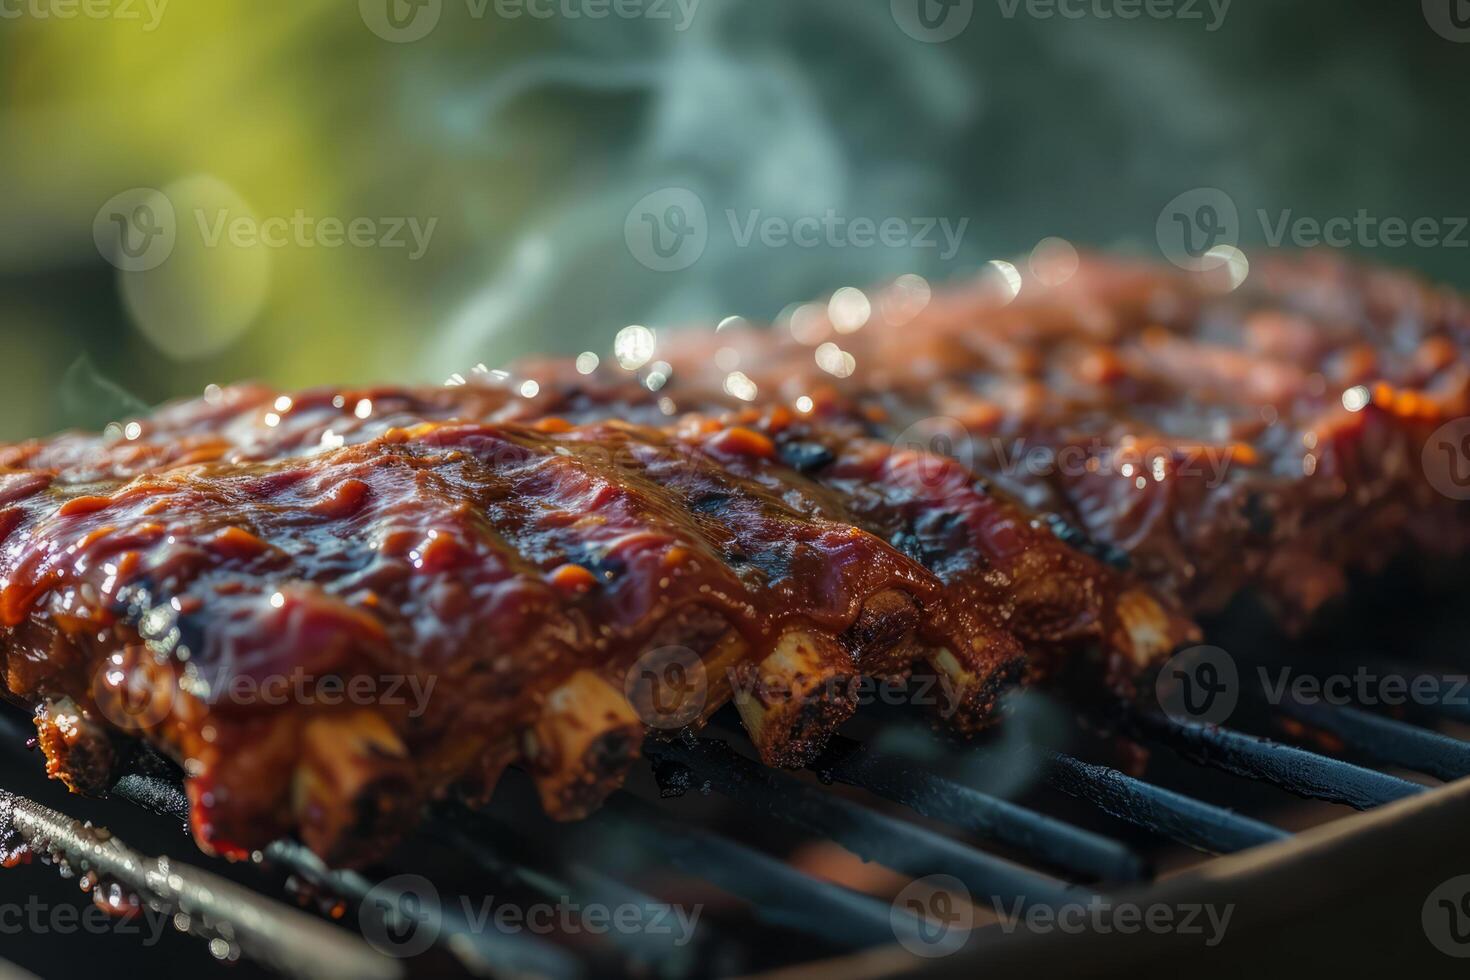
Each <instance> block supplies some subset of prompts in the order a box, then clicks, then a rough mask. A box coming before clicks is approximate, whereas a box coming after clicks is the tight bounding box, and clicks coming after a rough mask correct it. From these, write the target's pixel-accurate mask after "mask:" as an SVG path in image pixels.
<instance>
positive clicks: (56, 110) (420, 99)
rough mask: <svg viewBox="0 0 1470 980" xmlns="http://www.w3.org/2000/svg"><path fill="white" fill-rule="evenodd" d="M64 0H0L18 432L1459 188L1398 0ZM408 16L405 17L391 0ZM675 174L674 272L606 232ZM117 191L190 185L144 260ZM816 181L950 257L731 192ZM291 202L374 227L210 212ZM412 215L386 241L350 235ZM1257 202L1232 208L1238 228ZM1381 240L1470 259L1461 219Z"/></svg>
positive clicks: (3, 193)
mask: <svg viewBox="0 0 1470 980" xmlns="http://www.w3.org/2000/svg"><path fill="white" fill-rule="evenodd" d="M79 2H80V0H0V79H3V98H0V227H3V231H4V233H3V235H0V378H3V384H0V439H18V438H23V437H26V436H32V435H38V434H41V433H45V432H49V431H53V430H55V429H58V428H60V427H63V426H72V425H85V426H98V425H101V424H103V423H105V422H106V421H108V420H110V419H112V418H115V417H118V416H121V415H124V414H128V413H132V412H135V411H137V410H138V409H139V406H140V405H141V404H154V403H157V402H159V401H161V400H164V399H168V398H173V397H179V396H183V395H190V394H194V393H197V392H198V391H200V390H201V389H202V388H203V387H204V385H205V384H207V383H210V382H220V383H224V382H228V381H232V380H239V379H244V378H260V379H265V380H268V381H270V382H273V383H277V384H281V385H287V386H294V385H309V384H316V383H327V382H362V381H369V380H395V381H397V380H404V381H411V380H422V381H430V382H438V381H442V380H443V379H444V378H445V377H446V376H448V375H449V374H450V373H452V372H455V371H467V370H468V369H469V368H470V367H471V366H472V365H474V364H476V363H484V364H488V365H489V366H491V367H495V366H497V365H501V364H504V363H506V362H507V361H509V360H510V359H513V358H514V357H516V356H519V355H522V354H526V353H531V352H541V351H550V352H565V353H574V352H577V351H580V350H594V351H598V352H600V353H603V354H604V356H605V355H606V354H607V352H608V351H609V349H610V345H611V342H612V337H613V335H614V333H615V332H616V331H617V330H618V329H619V328H620V327H622V326H624V325H627V324H629V323H644V324H649V325H651V326H655V327H659V328H663V327H669V326H673V325H675V324H679V323H685V322H705V323H708V322H713V321H717V320H719V319H720V318H722V317H725V316H729V315H732V314H741V315H744V316H747V317H750V318H753V319H770V318H773V317H775V316H776V315H777V314H778V312H779V311H780V310H782V308H783V307H786V306H787V305H788V304H789V303H791V302H792V301H795V300H801V299H805V298H808V297H812V296H816V295H819V294H822V293H825V292H829V291H831V290H833V289H835V288H837V287H839V286H842V285H847V284H857V285H863V284H866V283H870V282H874V281H876V280H879V279H882V278H885V277H889V276H892V275H896V274H899V273H903V272H910V271H916V272H920V273H922V274H924V275H926V276H928V277H930V278H931V279H932V280H934V281H935V282H936V283H938V282H942V281H943V280H946V279H951V278H955V277H964V276H970V275H974V274H976V272H977V270H978V269H979V268H980V267H981V266H982V265H983V263H985V262H986V261H987V260H989V259H992V258H997V257H1007V256H1012V255H1016V254H1022V255H1024V254H1025V253H1026V252H1027V251H1028V250H1030V249H1031V248H1032V246H1033V245H1034V244H1035V243H1036V242H1037V241H1038V240H1039V239H1041V238H1043V237H1045V236H1061V237H1064V238H1067V239H1069V240H1071V241H1073V242H1077V243H1078V244H1079V245H1082V244H1089V245H1095V246H1102V247H1109V248H1118V249H1125V250H1129V251H1132V252H1137V253H1140V254H1150V255H1154V256H1157V255H1158V254H1159V246H1158V244H1157V242H1156V240H1155V233H1154V229H1155V223H1156V221H1157V219H1158V217H1159V214H1160V209H1161V208H1162V207H1163V206H1164V205H1165V203H1166V202H1168V201H1170V200H1171V199H1172V198H1174V197H1175V196H1176V195H1178V194H1180V193H1181V192H1184V191H1187V190H1189V189H1191V188H1195V187H1201V186H1210V187H1218V188H1221V189H1223V190H1225V191H1226V192H1227V193H1228V194H1229V195H1230V196H1231V198H1232V199H1233V200H1234V201H1235V202H1236V203H1237V204H1238V206H1239V208H1240V210H1241V212H1242V213H1243V214H1251V213H1254V212H1255V211H1256V210H1257V209H1266V210H1268V211H1270V212H1272V213H1273V214H1279V213H1281V212H1283V211H1285V210H1286V209H1291V211H1292V212H1293V214H1294V215H1310V216H1315V217H1318V218H1328V217H1334V216H1349V217H1351V216H1353V215H1355V214H1357V213H1358V212H1359V210H1360V209H1367V210H1368V211H1369V212H1372V213H1374V214H1375V215H1378V216H1398V217H1403V218H1405V219H1407V220H1411V221H1412V220H1413V219H1416V218H1420V217H1432V218H1435V219H1447V218H1452V217H1454V216H1461V215H1466V214H1470V199H1467V194H1466V192H1465V185H1466V162H1467V160H1470V155H1467V152H1466V151H1467V147H1470V131H1467V126H1466V125H1465V116H1464V110H1463V107H1464V102H1465V97H1466V93H1467V92H1470V43H1460V42H1459V41H1458V40H1457V39H1455V38H1452V37H1450V36H1447V35H1446V34H1445V33H1444V32H1443V31H1436V30H1435V29H1434V28H1433V27H1432V26H1431V17H1430V16H1429V15H1426V13H1425V10H1424V9H1422V8H1421V4H1420V3H1419V2H1417V0H1404V2H1394V3H1386V2H1383V0H1351V2H1350V0H1298V2H1283V0H1235V2H1234V3H1232V4H1229V5H1228V9H1227V10H1226V12H1225V16H1224V18H1223V20H1222V21H1220V22H1219V23H1217V24H1212V23H1211V22H1212V20H1213V19H1214V16H1215V15H1214V14H1213V13H1212V12H1211V9H1210V8H1209V6H1208V4H1207V3H1205V2H1204V0H1200V2H1199V3H1198V4H1197V5H1195V4H1191V6H1192V7H1194V8H1195V9H1196V10H1197V12H1198V13H1199V15H1200V16H1199V18H1197V19H1194V18H1186V17H1179V16H1176V17H1172V18H1165V19H1157V18H1149V17H1143V18H1140V19H1136V20H1125V19H1122V18H1121V17H1117V16H1114V17H1106V16H1102V15H1100V14H1099V13H1098V11H1099V10H1102V11H1107V10H1108V9H1110V6H1111V7H1116V6H1117V4H1116V2H1115V3H1113V4H1111V5H1110V4H1109V2H1108V0H1087V4H1086V6H1085V8H1084V7H1083V5H1082V4H1081V3H1080V2H1078V5H1077V6H1076V7H1074V8H1073V9H1074V10H1079V9H1085V10H1086V11H1087V13H1086V15H1085V16H1081V17H1077V18H1072V17H1064V16H1060V15H1054V16H1050V17H1046V16H1037V15H1035V13H1034V12H1028V11H1027V7H1026V5H1025V4H1024V3H1022V5H1021V6H1020V7H1019V8H1014V7H1013V6H1012V4H1011V3H1010V2H1009V0H974V2H973V3H972V4H971V6H972V7H973V10H972V13H971V15H970V20H969V22H968V24H967V25H966V26H965V27H964V29H963V30H962V31H961V32H960V33H959V34H958V36H956V37H954V38H953V39H951V40H948V41H946V42H944V43H927V42H926V41H924V40H921V39H917V38H915V37H914V36H911V35H912V32H911V31H910V32H906V31H905V30H904V29H902V26H901V22H902V21H903V16H902V14H901V12H896V11H898V10H899V8H900V7H902V5H903V3H904V2H908V3H909V4H910V6H911V7H912V5H913V3H914V0H893V2H890V0H682V3H680V2H679V0H646V2H644V3H638V2H636V0H628V5H627V6H624V7H622V8H620V9H622V10H624V11H632V12H633V13H634V14H635V16H617V15H616V12H615V11H614V13H613V15H612V16H606V17H598V16H595V12H596V11H598V10H603V11H607V10H608V5H607V4H608V0H602V4H601V5H599V2H598V0H540V4H539V6H538V7H537V13H539V14H549V16H538V15H533V14H532V13H531V12H530V11H528V10H526V9H525V8H523V7H520V6H519V5H518V4H519V2H520V0H516V2H514V3H507V2H505V0H501V2H499V3H497V2H496V0H483V2H481V0H413V2H419V3H426V6H423V7H416V6H414V5H413V2H410V0H391V2H392V3H393V4H394V7H393V8H392V10H391V11H389V9H388V7H387V4H388V3H389V0H361V2H360V3H359V2H357V0H292V2H289V3H288V2H276V0H208V2H200V0H194V2H185V0H172V2H167V3H164V2H163V0H153V2H152V4H151V5H150V4H149V3H148V2H147V0H88V2H89V3H94V4H98V5H99V6H97V7H94V8H92V9H93V10H94V11H95V10H108V11H110V13H108V14H107V15H106V16H92V15H88V14H86V13H84V12H78V10H77V9H76V7H74V6H71V4H75V3H79ZM534 2H535V0H533V3H534ZM923 2H926V3H927V2H930V0H923ZM935 2H937V0H935ZM1074 2H1076V0H1074ZM1096 2H1100V3H1101V6H1095V3H1096ZM1181 2H1183V0H1181ZM1432 2H1433V0H1431V5H1432ZM1458 2H1460V0H1445V3H1446V4H1448V3H1458ZM487 4H488V5H487ZM1217 7H1218V0H1217ZM935 9H936V10H941V11H942V10H943V9H944V8H942V7H941V8H935ZM1043 9H1044V8H1043ZM65 11H70V12H71V15H70V16H66V15H65V14H64V12H65ZM517 11H519V13H517ZM1008 11H1014V12H1013V13H1008ZM390 12H392V13H395V14H396V15H397V17H398V20H397V21H396V22H395V21H391V20H385V19H384V18H385V17H386V16H387V14H388V13H390ZM421 15H423V16H431V17H432V20H433V24H432V27H431V29H428V30H427V31H426V33H424V36H422V37H418V38H416V39H412V40H409V39H407V38H406V36H405V33H404V30H400V29H399V28H395V27H394V26H393V25H394V23H398V24H400V25H401V24H405V23H409V24H410V27H409V28H407V29H406V31H407V33H410V34H416V33H417V32H418V29H419V28H420V27H422V26H423V24H424V22H423V21H419V20H412V18H417V17H419V16H421ZM385 25H386V27H385ZM374 27H376V28H377V30H376V31H375V30H374ZM1211 27H1214V28H1216V29H1211ZM395 31H397V36H396V37H388V38H385V37H384V36H381V35H383V34H388V35H393V34H394V32H395ZM668 187H680V188H687V189H690V190H692V191H694V192H695V194H697V196H698V198H699V200H701V201H702V202H703V203H704V204H705V206H706V207H707V209H708V228H707V229H706V230H707V232H708V244H707V246H706V247H705V249H704V252H703V254H702V255H701V256H700V258H699V260H698V261H697V262H694V263H693V264H692V265H690V266H688V267H687V268H683V269H679V270H677V271H665V272H660V271H655V270H653V269H650V268H648V267H646V265H644V264H643V263H640V261H638V258H637V256H636V255H635V250H634V249H630V247H629V245H628V243H627V239H626V237H625V231H626V226H627V222H628V219H629V214H630V209H631V208H633V207H634V205H635V203H636V202H638V201H639V200H640V199H641V198H643V197H644V196H645V195H648V194H650V193H652V192H656V191H659V190H660V189H662V188H668ZM133 188H153V189H157V190H161V191H162V192H163V195H164V196H165V198H166V199H167V200H168V201H169V202H170V203H171V204H172V206H173V208H174V211H175V216H176V225H177V230H176V240H175V241H174V243H173V247H172V251H171V252H169V254H168V256H167V258H166V259H165V260H164V261H162V262H161V264H158V265H157V266H156V267H154V268H151V269H147V270H146V271H125V270H122V269H119V268H116V267H115V265H114V264H113V262H110V261H109V257H108V256H107V255H105V254H104V252H105V251H106V249H105V248H102V247H99V244H98V241H99V240H105V235H100V238H99V235H94V225H98V227H100V228H101V229H103V231H105V230H106V229H107V228H108V227H109V223H108V222H109V219H108V217H107V214H106V211H107V209H106V207H105V205H106V204H107V203H108V202H109V201H112V200H114V199H115V197H116V195H119V194H121V193H123V192H127V191H129V190H130V189H133ZM124 201H125V203H127V207H134V206H135V205H136V203H137V201H136V200H130V199H127V198H126V197H125V198H124ZM829 209H830V210H832V211H834V212H835V213H837V214H838V215H841V216H843V217H845V218H847V219H852V218H857V217H865V218H871V219H874V220H875V221H881V220H883V219H885V218H895V217H896V218H901V219H905V220H907V221H916V220H918V219H922V218H935V219H947V220H948V221H950V222H951V224H952V225H957V224H958V223H959V222H960V221H964V220H968V225H967V226H966V229H965V235H964V237H963V240H962V243H961V245H960V248H959V249H958V251H957V252H956V253H955V254H954V255H952V256H944V255H941V254H940V252H941V251H942V250H937V249H934V248H924V247H915V246H913V245H907V246H904V247H875V248H855V247H851V245H848V246H847V247H843V243H841V242H827V243H826V244H824V245H822V246H820V247H814V248H802V247H794V246H791V245H787V246H784V247H767V246H764V245H762V244H760V243H759V242H756V243H754V244H749V245H742V244H741V243H740V242H739V241H738V240H737V236H735V235H734V234H732V231H731V229H730V228H729V226H728V223H727V217H726V212H727V211H729V210H734V211H735V212H737V214H738V215H739V216H740V220H741V221H742V222H744V221H746V220H748V218H749V216H751V215H753V214H755V213H757V212H759V214H760V215H761V216H779V217H784V218H785V219H787V220H791V219H794V218H797V217H801V216H804V215H822V214H824V213H826V212H827V211H828V210H829ZM119 213H123V212H119ZM131 213H134V214H135V215H136V211H134V212H131ZM298 213H299V214H300V215H302V217H303V218H304V219H309V220H311V221H313V222H317V223H319V222H321V221H322V220H323V219H331V220H334V221H336V222H339V223H340V224H341V225H342V226H343V227H344V228H345V227H347V226H348V225H349V223H351V222H354V221H358V222H359V224H358V227H359V230H360V232H361V234H360V235H359V237H360V238H361V239H362V242H361V243H359V244H350V243H344V244H340V245H337V246H335V247H328V246H327V245H326V244H324V243H323V242H322V241H321V240H319V239H318V240H313V239H312V238H311V237H310V235H309V234H308V236H307V237H305V238H302V237H299V236H296V235H295V234H294V233H288V234H287V236H286V239H285V240H284V241H283V242H282V243H276V244H260V243H256V244H251V243H250V242H249V241H248V240H240V239H237V240H234V241H232V240H231V237H230V235H229V234H228V233H226V234H224V235H223V237H222V238H221V239H220V240H219V241H217V242H213V243H211V241H210V228H211V227H213V226H214V224H215V223H216V221H217V219H218V217H219V216H220V215H227V216H228V217H229V218H230V220H235V219H242V220H243V221H244V223H245V226H246V227H261V226H260V222H262V221H264V220H265V219H267V218H271V217H277V218H286V219H290V218H292V216H294V215H297V214H298ZM198 216H203V218H204V221H203V222H202V223H203V225H204V226H205V227H201V221H200V220H199V219H198ZM99 221H100V225H99V224H98V223H99ZM415 222H416V223H417V227H418V228H419V230H420V233H423V232H425V231H426V230H427V231H429V234H428V235H427V238H426V239H424V241H423V242H422V244H423V246H424V247H423V248H422V249H421V251H422V254H421V255H420V254H417V253H418V251H420V249H419V248H417V247H416V245H415V241H414V238H413V235H412V234H411V233H410V231H409V228H410V227H411V226H412V225H411V223H415ZM395 226H402V227H401V230H400V231H399V232H398V233H397V235H396V238H397V240H399V241H403V242H404V243H405V244H404V246H403V247H385V246H384V245H383V244H381V243H379V244H368V243H367V241H368V239H372V240H373V241H375V242H377V241H379V240H380V239H381V238H382V237H383V236H384V235H388V236H389V237H394V236H393V235H392V232H393V229H394V227H395ZM316 227H320V225H319V224H318V225H317V226H316ZM1260 237H1261V235H1260V228H1259V225H1258V224H1255V223H1253V222H1252V221H1251V220H1247V221H1245V222H1244V230H1243V232H1242V247H1244V248H1245V250H1246V252H1247V253H1248V254H1250V253H1251V252H1252V246H1255V247H1257V248H1259V247H1262V246H1261V243H1260V242H1259V241H1258V239H1260ZM1360 244H1361V243H1360ZM1363 251H1366V252H1369V253H1372V254H1374V255H1375V257H1376V258H1378V259H1380V260H1382V261H1386V262H1391V263H1393V264H1397V265H1403V266H1408V267H1412V268H1416V269H1419V270H1421V271H1423V272H1424V273H1426V274H1428V275H1430V276H1432V277H1434V278H1436V279H1440V280H1445V281H1449V282H1453V283H1456V284H1459V285H1470V264H1467V263H1470V250H1467V249H1465V248H1463V247H1452V246H1449V245H1437V246H1431V247H1414V246H1409V247H1402V248H1383V247H1379V248H1377V249H1373V248H1366V249H1363ZM111 257H112V258H113V259H116V258H117V256H116V255H113V256H111Z"/></svg>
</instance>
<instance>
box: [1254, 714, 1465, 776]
mask: <svg viewBox="0 0 1470 980" xmlns="http://www.w3.org/2000/svg"><path fill="white" fill-rule="evenodd" d="M1281 707H1282V709H1283V710H1284V711H1285V712H1286V713H1287V714H1289V715H1291V716H1292V717H1293V718H1296V719H1297V720H1299V721H1303V722H1306V723H1307V724H1308V725H1312V726H1314V727H1316V728H1320V729H1322V730H1323V731H1326V732H1331V733H1332V734H1333V735H1336V736H1337V737H1338V738H1340V739H1342V740H1343V741H1344V742H1346V743H1347V744H1348V745H1351V746H1352V747H1353V748H1355V749H1357V750H1358V751H1360V752H1362V753H1364V754H1365V755H1367V756H1368V757H1369V758H1371V759H1373V760H1374V761H1376V762H1380V763H1383V764H1385V765H1390V766H1403V767H1404V768H1405V769H1413V770H1414V771H1416V772H1422V773H1425V774H1427V775H1430V776H1434V777H1437V778H1439V779H1444V780H1454V779H1459V778H1461V777H1463V776H1470V743H1465V742H1461V741H1460V740H1459V739H1454V738H1450V737H1449V736H1448V735H1441V734H1439V733H1438V732H1432V731H1429V730H1428V729H1425V728H1420V727H1419V726H1417V725H1410V724H1408V723H1407V722H1402V721H1398V720H1396V719H1393V718H1385V717H1383V716H1381V715H1375V714H1370V713H1368V712H1366V711H1360V710H1359V709H1357V708H1346V707H1339V706H1337V705H1331V704H1302V703H1300V702H1296V701H1287V702H1284V703H1283V704H1282V705H1281Z"/></svg>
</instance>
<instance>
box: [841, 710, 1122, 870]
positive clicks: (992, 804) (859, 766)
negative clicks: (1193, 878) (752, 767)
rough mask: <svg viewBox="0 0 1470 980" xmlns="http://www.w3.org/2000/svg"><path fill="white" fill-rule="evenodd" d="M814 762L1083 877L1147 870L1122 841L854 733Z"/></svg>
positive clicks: (844, 779) (847, 779)
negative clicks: (871, 745) (872, 745)
mask: <svg viewBox="0 0 1470 980" xmlns="http://www.w3.org/2000/svg"><path fill="white" fill-rule="evenodd" d="M812 768H813V769H814V770H816V772H817V774H818V775H820V776H821V777H822V778H824V779H832V780H835V781H837V782H840V783H846V784H847V785H849V786H857V787H859V788H860V789H865V790H867V791H868V792H870V793H872V794H874V795H875V796H881V797H883V798H884V799H887V800H893V801H894V802H896V803H902V804H903V805H904V806H907V807H910V808H911V809H913V810H914V811H916V812H918V813H921V814H923V815H924V816H926V817H930V818H932V819H935V820H941V821H943V822H945V823H948V824H952V825H953V826H955V827H958V828H960V829H962V830H967V831H969V832H971V833H973V834H976V835H978V836H981V837H985V838H988V839H991V840H994V841H996V842H998V843H1000V844H1004V845H1005V846H1007V847H1013V848H1015V849H1017V850H1019V851H1023V852H1025V853H1026V854H1028V855H1030V856H1031V857H1033V858H1035V859H1037V860H1038V861H1039V862H1040V863H1042V864H1045V865H1046V866H1048V867H1051V868H1057V869H1060V870H1063V871H1066V872H1069V873H1072V874H1075V875H1077V876H1079V877H1082V878H1085V879H1089V880H1100V881H1116V882H1132V881H1140V880H1142V879H1143V878H1144V876H1145V874H1146V869H1145V866H1144V862H1143V859H1142V858H1140V857H1139V856H1138V855H1137V854H1134V853H1133V852H1132V851H1130V850H1129V849H1128V847H1127V846H1126V845H1124V844H1122V843H1120V842H1118V841H1115V840H1110V839H1109V838H1107V837H1104V836H1102V835H1101V834H1095V833H1093V832H1092V831H1089V830H1084V829H1082V828H1080V827H1074V826H1072V825H1071V824H1069V823H1065V822H1063V821H1061V820H1057V819H1056V818H1054V817H1049V816H1046V815H1045V814H1042V813H1037V812H1036V811H1034V810H1028V809H1026V808H1025V807H1023V806H1017V805H1016V804H1014V803H1012V802H1010V801H1009V800H1005V799H1002V798H1000V797H998V796H992V795H990V794H989V793H983V792H981V791H980V790H977V789H975V788H974V787H971V786H966V785H965V784H963V783H960V782H956V781H955V780H952V779H948V778H946V777H944V776H941V775H938V774H937V773H935V772H933V771H931V770H929V769H925V768H922V766H921V765H920V764H919V763H915V762H913V761H911V760H908V759H905V758H903V757H901V756H899V757H895V756H891V755H879V754H878V753H875V752H872V751H870V750H869V749H868V748H867V747H865V746H864V745H862V744H861V743H859V742H855V741H853V740H852V739H849V738H845V737H842V736H837V737H834V738H833V739H832V741H831V742H830V743H829V745H828V749H827V751H826V752H825V753H824V754H823V756H822V758H821V759H820V760H818V761H817V763H816V764H815V765H813V766H812Z"/></svg>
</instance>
